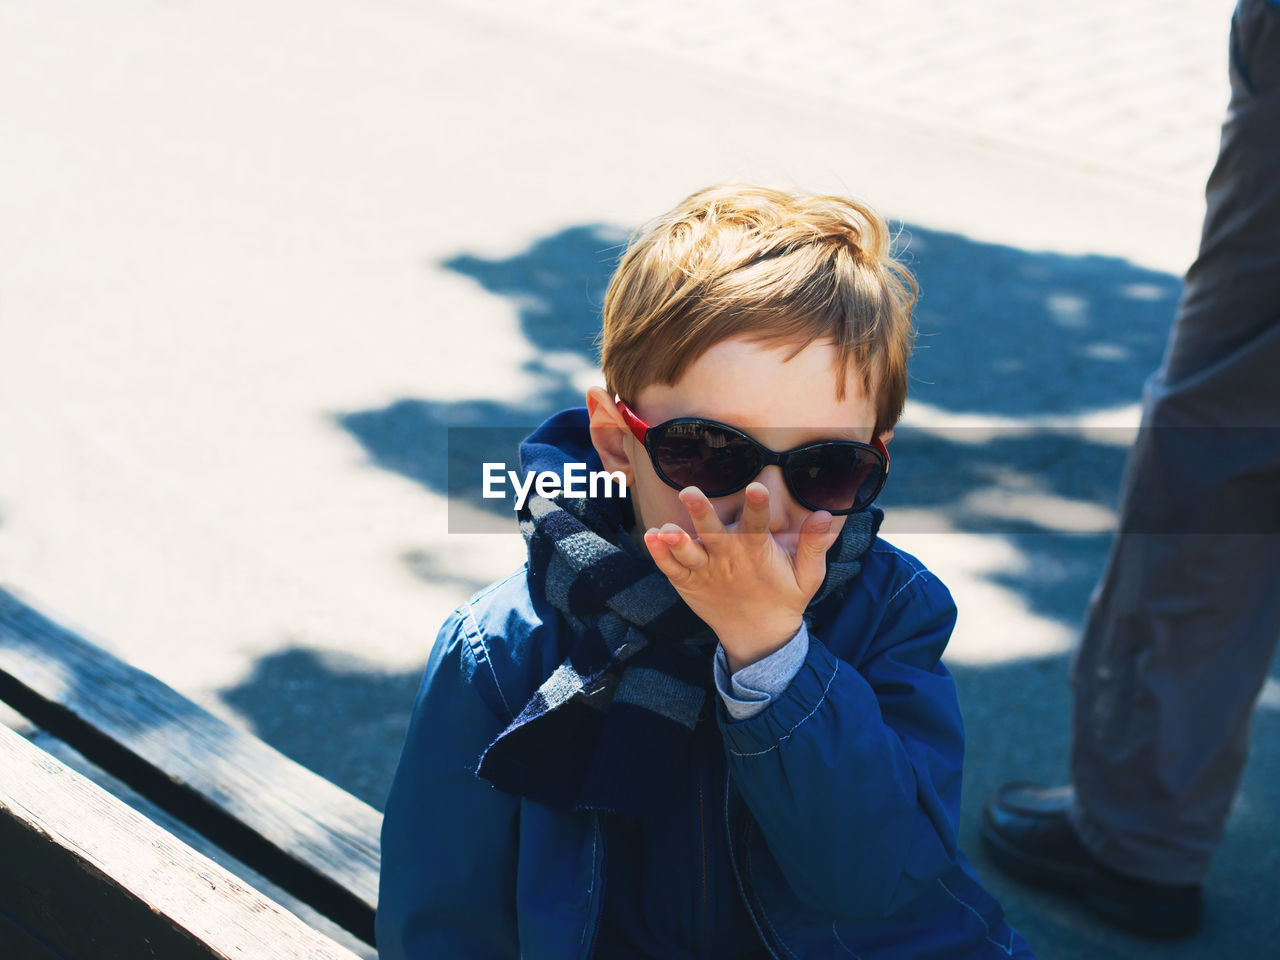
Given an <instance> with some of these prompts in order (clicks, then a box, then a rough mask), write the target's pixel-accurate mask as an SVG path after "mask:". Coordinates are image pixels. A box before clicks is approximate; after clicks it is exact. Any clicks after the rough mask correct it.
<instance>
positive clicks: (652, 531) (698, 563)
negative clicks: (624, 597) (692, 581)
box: [644, 523, 709, 583]
mask: <svg viewBox="0 0 1280 960" xmlns="http://www.w3.org/2000/svg"><path fill="white" fill-rule="evenodd" d="M644 542H645V546H646V547H648V548H649V554H650V556H652V557H653V562H654V563H655V564H656V565H657V567H658V569H659V570H661V571H662V572H663V573H665V574H666V575H667V577H668V579H670V580H671V582H672V583H680V582H683V581H684V580H686V579H687V578H688V577H690V576H691V575H692V574H693V571H695V570H700V569H701V568H703V567H705V566H706V565H707V563H708V562H709V558H708V557H707V552H706V550H704V549H703V548H702V546H701V545H700V544H698V543H697V542H695V541H694V540H693V538H691V537H690V536H689V534H688V533H686V532H685V531H684V530H682V529H681V528H680V527H679V526H677V525H676V524H674V523H667V524H663V526H662V528H661V529H658V528H657V527H650V528H649V529H648V530H646V531H645V534H644Z"/></svg>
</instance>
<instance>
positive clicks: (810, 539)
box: [796, 510, 836, 595]
mask: <svg viewBox="0 0 1280 960" xmlns="http://www.w3.org/2000/svg"><path fill="white" fill-rule="evenodd" d="M834 526H835V520H834V518H833V517H832V516H831V514H829V513H827V511H825V510H818V511H816V512H815V513H811V514H810V515H809V516H808V517H807V518H806V519H805V522H804V524H803V525H801V527H800V542H799V544H798V545H797V546H796V584H797V585H798V586H799V587H800V588H801V589H802V590H804V591H806V592H807V593H808V594H809V595H813V594H814V593H817V592H818V587H819V586H821V584H822V578H823V577H824V576H826V573H827V551H828V550H829V549H831V544H832V543H834V542H835V538H836V535H835V534H834V533H832V528H833V527H834Z"/></svg>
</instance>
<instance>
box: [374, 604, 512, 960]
mask: <svg viewBox="0 0 1280 960" xmlns="http://www.w3.org/2000/svg"><path fill="white" fill-rule="evenodd" d="M467 623H468V618H466V617H465V616H463V615H462V614H461V612H460V611H454V613H453V614H451V615H450V617H449V619H448V620H446V621H445V623H444V626H442V627H441V628H440V633H439V635H438V637H437V638H436V643H435V646H434V647H433V648H432V651H431V656H430V659H429V660H428V663H427V668H426V674H425V676H424V677H423V680H422V685H421V687H420V688H419V691H418V695H417V699H416V700H415V702H414V707H413V714H412V717H411V718H410V721H409V730H408V733H407V734H406V737H405V742H404V747H403V749H402V751H401V755H400V762H399V764H398V765H397V767H396V771H395V776H394V778H393V779H392V783H391V789H390V792H389V793H388V795H387V802H386V810H385V813H384V815H383V821H382V868H381V876H380V882H379V890H378V910H377V916H376V922H375V927H376V935H377V941H378V944H377V945H378V953H379V957H380V958H381V960H436V958H442V957H468V958H475V960H515V958H516V957H518V956H519V955H520V945H519V940H518V936H517V932H516V903H515V890H516V856H517V827H518V820H519V800H518V798H516V797H512V796H510V795H508V794H506V793H503V792H502V791H500V790H497V789H496V788H494V787H492V786H490V785H489V784H488V783H486V782H484V781H483V780H480V779H478V778H477V777H476V775H475V765H476V763H477V761H478V758H479V756H480V754H481V753H482V752H483V751H484V748H485V746H486V745H487V744H488V743H489V742H490V741H491V740H493V739H494V738H495V737H496V736H497V735H498V733H499V732H500V731H501V730H502V729H503V727H505V725H506V724H505V722H504V721H503V720H502V719H501V718H499V717H497V716H495V715H494V714H493V712H492V711H491V710H490V709H489V708H488V707H487V706H486V705H485V703H484V702H483V701H482V700H481V698H480V695H479V693H478V692H477V690H476V685H475V684H476V683H478V682H493V680H492V677H491V676H489V675H484V676H483V677H476V676H475V673H476V671H484V670H488V669H490V668H489V665H488V663H487V661H484V662H478V658H477V657H476V656H475V654H474V650H473V647H472V644H471V640H470V638H469V636H468V629H467ZM473 680H474V682H473Z"/></svg>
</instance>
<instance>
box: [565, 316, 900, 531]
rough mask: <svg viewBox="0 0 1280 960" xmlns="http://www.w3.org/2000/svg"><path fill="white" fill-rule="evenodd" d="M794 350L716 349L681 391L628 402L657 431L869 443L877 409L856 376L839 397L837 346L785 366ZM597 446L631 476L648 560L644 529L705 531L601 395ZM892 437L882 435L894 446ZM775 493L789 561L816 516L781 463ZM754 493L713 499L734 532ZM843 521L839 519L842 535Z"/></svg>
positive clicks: (780, 446)
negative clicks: (672, 428) (704, 425)
mask: <svg viewBox="0 0 1280 960" xmlns="http://www.w3.org/2000/svg"><path fill="white" fill-rule="evenodd" d="M793 349H795V348H794V347H793V346H785V345H784V346H779V347H767V346H765V345H763V344H758V343H747V342H746V341H743V340H726V341H723V342H721V343H718V344H716V346H714V347H712V348H711V349H710V350H708V351H707V352H706V353H704V354H703V355H702V356H701V357H699V358H698V360H697V361H696V362H695V363H694V364H692V365H691V366H690V367H689V369H688V370H687V371H686V372H685V375H684V376H683V377H682V378H681V380H680V382H679V383H677V384H675V385H674V386H670V387H668V386H663V385H661V384H650V385H649V386H647V387H645V388H644V389H643V390H641V391H640V395H639V396H638V397H623V398H622V399H624V400H626V401H627V403H628V404H629V405H630V406H631V408H632V410H634V411H635V413H636V415H637V416H639V417H640V419H642V420H644V421H645V422H646V423H648V424H650V425H657V424H659V423H662V422H663V421H664V420H670V419H673V418H674V417H706V418H708V419H711V420H718V421H720V422H721V423H726V424H729V425H730V426H733V427H737V428H738V429H739V430H741V431H743V432H744V433H746V434H748V435H750V436H751V437H754V438H755V439H756V440H757V441H759V442H760V443H762V444H764V445H765V446H766V447H769V448H771V449H773V450H776V451H778V452H782V451H785V450H791V449H793V448H795V447H799V446H802V445H804V444H806V443H812V442H814V441H817V440H860V441H862V442H863V443H869V442H870V441H871V433H872V430H873V429H874V426H875V419H876V414H875V403H874V401H873V399H872V398H871V397H868V396H866V395H864V394H863V393H862V385H861V383H860V382H859V379H858V377H857V376H855V375H854V371H852V370H851V371H850V375H849V376H848V378H847V380H846V391H845V398H844V400H843V401H839V402H837V401H836V396H835V392H836V391H835V358H836V350H835V348H834V347H833V346H832V345H831V344H830V343H828V342H826V341H818V342H814V343H811V344H809V346H807V347H805V348H804V350H802V351H800V353H798V354H796V356H795V357H793V358H792V359H791V360H788V361H785V362H784V358H785V357H786V355H787V354H788V353H790V352H791V351H792V350H793ZM587 410H588V412H589V414H590V417H591V440H592V443H593V444H594V445H595V448H596V450H597V452H598V453H599V454H600V458H601V460H602V461H603V462H604V468H605V469H606V470H610V471H612V470H619V471H621V472H622V473H624V474H625V475H626V478H627V488H628V489H629V490H630V491H631V501H632V504H633V506H634V507H635V510H636V528H635V529H634V530H632V531H631V533H632V538H633V539H634V540H635V541H636V543H637V544H638V545H639V546H640V549H641V551H643V552H645V553H646V554H647V552H648V551H647V550H645V547H644V544H643V536H644V531H645V530H647V529H649V528H651V527H661V526H662V525H663V524H664V523H675V524H677V525H679V526H680V527H682V528H683V529H684V530H686V531H687V532H688V533H689V534H690V535H691V536H694V537H696V536H697V533H696V531H695V530H694V527H693V521H692V519H691V518H690V516H689V512H688V511H687V510H686V509H685V508H684V505H683V504H682V503H681V502H680V498H679V497H678V496H677V494H678V493H679V491H677V490H676V489H674V488H673V487H669V486H667V484H665V483H663V482H662V480H660V479H659V478H658V475H657V474H656V473H655V472H654V469H653V464H652V463H651V462H650V460H649V455H648V453H647V451H646V450H645V448H644V444H642V443H641V442H640V441H638V440H637V439H636V438H635V436H634V435H633V434H632V433H631V431H630V430H629V429H628V428H627V426H626V423H625V421H624V420H623V419H622V414H621V413H620V412H619V411H618V408H617V405H616V404H615V403H614V401H613V398H612V397H610V396H609V394H607V393H606V392H605V391H604V390H603V389H602V388H600V387H592V388H591V389H590V390H589V391H587ZM892 436H893V431H892V430H888V431H886V432H885V433H882V434H881V435H880V439H881V441H882V442H884V443H886V444H887V443H888V442H889V440H890V438H892ZM755 479H756V480H758V481H759V482H760V483H763V484H764V485H765V486H766V487H768V488H769V513H770V517H769V530H770V532H771V533H772V534H773V537H774V539H775V540H776V541H777V542H778V545H779V546H781V547H782V548H783V549H784V550H786V551H787V552H788V553H790V554H792V555H794V554H795V551H796V544H797V541H798V538H799V534H800V525H801V524H802V523H803V522H804V519H805V517H807V516H808V515H809V513H810V512H811V511H809V510H807V509H806V508H804V507H802V506H800V504H798V503H796V501H795V500H794V498H793V497H792V496H791V491H789V490H788V489H787V485H786V483H785V482H784V480H783V477H782V470H781V468H780V467H778V466H776V465H772V466H768V467H765V468H764V470H762V471H761V472H760V474H759V476H757V477H756V478H755ZM745 497H746V491H745V490H739V491H738V492H737V493H732V494H730V495H729V496H727V497H716V498H713V499H712V500H711V503H712V505H713V506H714V507H715V510H716V514H717V515H718V516H719V517H720V521H721V522H722V523H724V524H725V525H726V526H727V525H728V524H730V523H736V522H737V521H738V519H739V518H740V517H741V514H742V509H743V505H744V502H745ZM844 520H845V518H844V517H843V516H840V517H835V518H834V523H833V526H832V529H833V530H835V531H837V532H838V531H839V530H840V528H841V527H842V526H843V525H844Z"/></svg>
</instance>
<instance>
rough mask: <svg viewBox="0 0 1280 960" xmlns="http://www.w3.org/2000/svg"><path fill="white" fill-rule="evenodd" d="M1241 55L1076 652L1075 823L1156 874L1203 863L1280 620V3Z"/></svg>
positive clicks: (1260, 6) (1130, 865) (1115, 857)
mask: <svg viewBox="0 0 1280 960" xmlns="http://www.w3.org/2000/svg"><path fill="white" fill-rule="evenodd" d="M1230 69H1231V90H1232V93H1231V103H1230V107H1229V109H1228V114H1227V120H1226V122H1225V123H1224V125H1223V131H1222V142H1221V147H1220V152H1219V156H1218V161H1217V163H1216V165H1215V166H1214V169H1213V173H1212V174H1211V176H1210V178H1209V183H1208V187H1207V189H1206V199H1207V212H1206V216H1205V223H1204V231H1203V234H1202V236H1201V243H1200V252H1199V255H1198V256H1197V258H1196V261H1195V262H1194V263H1193V264H1192V266H1191V268H1190V269H1189V270H1188V272H1187V276H1186V281H1185V284H1184V288H1183V294H1182V298H1181V300H1180V302H1179V305H1178V312H1177V317H1176V320H1175V322H1174V327H1173V330H1172V333H1171V335H1170V340H1169V343H1168V347H1167V349H1166V351H1165V357H1164V362H1163V363H1162V365H1161V367H1160V369H1159V370H1157V371H1156V372H1155V373H1154V374H1152V376H1151V377H1150V378H1149V379H1148V380H1147V383H1146V386H1145V389H1144V391H1143V415H1142V426H1141V428H1140V430H1139V435H1138V440H1137V442H1136V443H1135V445H1134V447H1133V449H1132V450H1131V452H1130V455H1129V459H1128V462H1127V464H1126V466H1125V474H1124V480H1123V481H1122V487H1121V493H1120V530H1119V532H1118V534H1117V536H1116V539H1115V541H1114V543H1113V545H1112V549H1111V554H1110V556H1109V558H1108V561H1107V565H1106V569H1105V571H1104V572H1103V576H1102V580H1101V581H1100V582H1099V584H1098V586H1097V588H1096V589H1095V590H1094V593H1093V597H1092V599H1091V600H1090V604H1089V609H1088V613H1087V616H1086V622H1085V630H1084V634H1083V637H1082V641H1081V645H1080V648H1079V651H1078V652H1077V654H1076V658H1075V662H1074V664H1073V667H1072V690H1073V696H1074V716H1073V731H1072V733H1073V739H1072V753H1071V773H1072V779H1073V781H1074V784H1075V788H1076V799H1075V804H1074V806H1073V808H1072V811H1071V817H1072V822H1073V823H1074V825H1075V826H1076V828H1077V830H1078V832H1079V833H1080V836H1081V838H1082V840H1083V841H1084V843H1085V845H1086V846H1087V847H1088V848H1089V849H1090V851H1091V852H1092V853H1093V854H1094V855H1095V856H1097V857H1098V858H1099V859H1101V860H1102V861H1103V862H1105V863H1107V864H1109V865H1110V866H1111V867H1113V868H1114V869H1116V870H1120V871H1122V872H1124V873H1128V874H1131V875H1134V876H1138V877H1142V878H1145V879H1148V880H1151V881H1155V882H1162V883H1199V882H1201V881H1202V880H1203V879H1204V876H1205V874H1206V873H1207V872H1208V869H1209V862H1210V859H1211V857H1212V856H1213V852H1214V850H1215V849H1216V848H1217V846H1218V843H1219V841H1220V839H1221V837H1222V831H1223V826H1224V824H1225V821H1226V818H1227V814H1228V812H1229V810H1230V807H1231V802H1232V799H1233V797H1234V796H1235V792H1236V788H1237V787H1238V785H1239V782H1240V775H1241V772H1242V770H1243V768H1244V762H1245V758H1246V755H1247V753H1248V741H1249V727H1250V719H1251V716H1252V712H1253V704H1254V701H1255V700H1256V699H1257V695H1258V692H1259V690H1260V689H1261V687H1262V684H1263V682H1264V681H1265V679H1266V674H1267V669H1268V666H1269V664H1270V662H1271V659H1272V657H1273V656H1274V654H1275V649H1276V642H1277V638H1278V637H1280V7H1277V6H1276V5H1274V4H1272V3H1270V2H1268V0H1240V3H1239V5H1238V6H1237V8H1236V11H1235V14H1234V15H1233V17H1232V23H1231V50H1230ZM1246 428H1252V429H1246Z"/></svg>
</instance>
